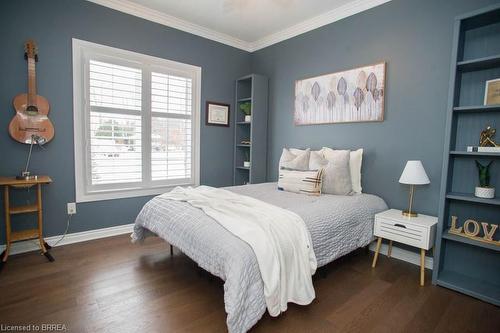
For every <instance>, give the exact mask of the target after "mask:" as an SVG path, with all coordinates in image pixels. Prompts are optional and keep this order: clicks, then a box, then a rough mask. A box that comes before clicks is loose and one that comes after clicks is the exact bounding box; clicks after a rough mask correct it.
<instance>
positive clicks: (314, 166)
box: [309, 150, 328, 170]
mask: <svg viewBox="0 0 500 333" xmlns="http://www.w3.org/2000/svg"><path fill="white" fill-rule="evenodd" d="M327 164H328V160H327V159H326V158H324V157H323V151H321V150H318V151H312V152H311V154H310V155H309V170H319V169H321V168H324V167H325V166H326V165H327Z"/></svg>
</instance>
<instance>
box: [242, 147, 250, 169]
mask: <svg viewBox="0 0 500 333" xmlns="http://www.w3.org/2000/svg"><path fill="white" fill-rule="evenodd" d="M250 165H251V163H250V150H249V149H245V160H244V161H243V166H244V167H245V168H250Z"/></svg>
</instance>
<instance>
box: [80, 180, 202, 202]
mask: <svg viewBox="0 0 500 333" xmlns="http://www.w3.org/2000/svg"><path fill="white" fill-rule="evenodd" d="M177 186H198V185H197V184H176V185H165V186H158V187H150V188H134V189H121V190H110V191H95V192H91V193H76V202H77V203H81V202H92V201H103V200H115V199H125V198H135V197H145V196H150V195H159V194H163V193H165V192H168V191H170V190H172V189H173V188H175V187H177Z"/></svg>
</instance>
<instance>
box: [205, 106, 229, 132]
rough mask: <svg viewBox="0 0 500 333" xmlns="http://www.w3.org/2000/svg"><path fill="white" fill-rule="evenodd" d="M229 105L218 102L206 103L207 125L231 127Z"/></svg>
mask: <svg viewBox="0 0 500 333" xmlns="http://www.w3.org/2000/svg"><path fill="white" fill-rule="evenodd" d="M229 109H230V106H229V104H225V103H218V102H207V103H206V117H205V119H206V124H207V125H211V126H225V127H229Z"/></svg>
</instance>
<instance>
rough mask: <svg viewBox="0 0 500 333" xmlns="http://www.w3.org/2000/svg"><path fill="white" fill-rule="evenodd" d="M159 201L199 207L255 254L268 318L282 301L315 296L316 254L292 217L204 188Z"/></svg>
mask: <svg viewBox="0 0 500 333" xmlns="http://www.w3.org/2000/svg"><path fill="white" fill-rule="evenodd" d="M161 197H163V198H166V199H170V200H177V201H185V202H188V203H189V204H191V205H192V206H194V207H197V208H200V209H202V210H203V211H204V212H205V213H206V214H207V215H208V216H210V217H212V218H213V219H214V220H216V221H217V222H218V223H219V224H220V225H222V226H223V227H224V228H225V229H227V230H228V231H229V232H231V233H232V234H234V235H235V236H237V237H239V238H240V239H242V240H243V241H244V242H246V243H247V244H248V245H250V247H251V248H252V249H253V251H254V252H255V256H256V257H257V262H258V264H259V268H260V273H261V275H262V280H263V282H264V296H265V298H266V305H267V310H268V311H269V314H270V315H271V316H278V315H279V314H280V313H281V312H284V311H286V309H287V303H288V302H293V303H297V304H300V305H306V304H309V303H311V302H312V300H313V299H314V298H315V293H314V287H313V284H312V278H311V276H312V275H313V274H314V272H315V271H316V267H317V263H316V256H315V255H314V251H313V248H312V241H311V236H310V234H309V231H308V230H307V228H306V225H305V223H304V221H303V220H302V218H301V217H300V216H298V215H297V214H295V213H293V212H291V211H289V210H286V209H283V208H280V207H276V206H274V205H271V204H268V203H265V202H263V201H260V200H257V199H254V198H251V197H247V196H243V195H239V194H236V193H233V192H230V191H227V190H223V189H217V188H213V187H209V186H199V187H197V188H191V187H190V188H181V187H176V188H175V189H174V190H172V191H171V192H169V193H165V194H162V195H161Z"/></svg>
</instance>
